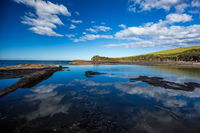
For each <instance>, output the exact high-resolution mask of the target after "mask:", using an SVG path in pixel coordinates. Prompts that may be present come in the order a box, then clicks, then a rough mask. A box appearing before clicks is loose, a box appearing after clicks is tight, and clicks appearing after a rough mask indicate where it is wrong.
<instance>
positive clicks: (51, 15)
mask: <svg viewBox="0 0 200 133" xmlns="http://www.w3.org/2000/svg"><path fill="white" fill-rule="evenodd" d="M15 2H17V3H20V4H24V5H26V6H29V7H31V8H33V9H34V13H28V14H26V15H25V16H24V17H23V20H22V23H23V24H27V25H30V26H31V28H29V30H31V31H33V32H34V33H36V34H40V35H48V36H63V35H61V34H58V33H56V32H55V31H54V30H53V29H56V28H57V25H64V24H63V22H62V21H61V20H60V18H59V17H58V15H65V16H70V15H71V13H70V12H69V11H68V9H67V8H66V7H65V6H64V5H58V4H53V3H52V2H50V1H43V0H15Z"/></svg>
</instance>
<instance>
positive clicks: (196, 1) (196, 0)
mask: <svg viewBox="0 0 200 133" xmlns="http://www.w3.org/2000/svg"><path fill="white" fill-rule="evenodd" d="M192 6H193V7H200V1H199V0H193V1H192Z"/></svg>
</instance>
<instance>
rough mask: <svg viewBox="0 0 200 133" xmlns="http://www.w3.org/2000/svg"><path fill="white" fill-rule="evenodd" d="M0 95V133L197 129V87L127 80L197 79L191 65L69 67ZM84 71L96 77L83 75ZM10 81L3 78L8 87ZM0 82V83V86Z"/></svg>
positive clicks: (178, 132)
mask: <svg viewBox="0 0 200 133" xmlns="http://www.w3.org/2000/svg"><path fill="white" fill-rule="evenodd" d="M69 69H70V71H68V69H65V70H63V71H59V72H56V73H54V74H53V76H51V77H50V78H49V79H47V80H44V81H42V82H40V83H38V84H37V85H35V86H34V87H31V88H19V89H17V90H16V91H14V92H11V93H9V94H7V95H5V96H3V97H0V132H1V133H4V132H5V133H8V132H9V133H12V132H14V133H15V132H20V133H46V132H48V133H49V132H58V133H65V132H66V133H78V132H80V133H97V132H98V133H102V132H104V133H199V131H200V126H199V123H200V88H198V87H195V89H194V90H192V91H187V90H177V89H168V88H164V87H159V86H155V85H152V84H148V83H147V82H143V81H135V82H130V78H137V77H139V76H149V77H152V76H156V77H162V78H163V79H164V80H166V81H169V82H174V83H178V84H184V83H187V82H195V83H200V70H199V69H197V68H196V69H195V68H176V67H164V66H160V67H154V66H137V65H99V66H92V65H91V66H69ZM85 71H96V72H101V73H104V74H102V75H93V76H91V77H86V76H84V74H85ZM13 81H14V80H12V81H9V80H7V81H5V79H4V80H3V81H2V82H1V81H0V83H4V84H3V86H9V85H10V84H11V82H12V83H13ZM0 86H1V84H0Z"/></svg>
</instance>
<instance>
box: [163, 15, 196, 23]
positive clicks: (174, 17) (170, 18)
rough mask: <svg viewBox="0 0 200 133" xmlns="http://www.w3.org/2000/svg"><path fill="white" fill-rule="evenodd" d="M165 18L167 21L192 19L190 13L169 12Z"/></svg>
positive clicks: (174, 21) (175, 21)
mask: <svg viewBox="0 0 200 133" xmlns="http://www.w3.org/2000/svg"><path fill="white" fill-rule="evenodd" d="M166 18H167V20H168V21H169V23H177V22H188V21H191V20H192V16H190V15H187V14H176V13H172V14H169V15H167V17H166Z"/></svg>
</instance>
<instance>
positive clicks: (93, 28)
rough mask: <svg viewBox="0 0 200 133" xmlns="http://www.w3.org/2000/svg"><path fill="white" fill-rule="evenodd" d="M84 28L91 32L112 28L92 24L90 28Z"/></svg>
mask: <svg viewBox="0 0 200 133" xmlns="http://www.w3.org/2000/svg"><path fill="white" fill-rule="evenodd" d="M85 30H86V31H90V32H92V33H97V32H99V31H103V32H106V31H109V30H112V28H110V27H107V26H93V27H92V28H87V29H85Z"/></svg>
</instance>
